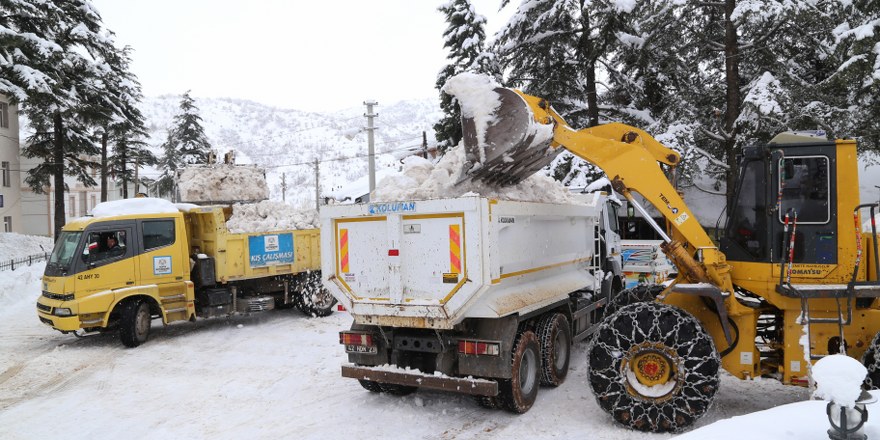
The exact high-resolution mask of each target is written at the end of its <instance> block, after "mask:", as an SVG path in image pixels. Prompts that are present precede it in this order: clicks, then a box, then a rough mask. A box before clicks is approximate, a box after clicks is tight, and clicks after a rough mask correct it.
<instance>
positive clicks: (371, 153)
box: [364, 99, 379, 194]
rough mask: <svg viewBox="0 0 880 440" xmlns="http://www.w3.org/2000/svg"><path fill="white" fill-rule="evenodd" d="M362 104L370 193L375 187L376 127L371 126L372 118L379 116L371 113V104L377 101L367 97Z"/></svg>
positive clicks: (376, 103) (373, 104) (375, 103)
mask: <svg viewBox="0 0 880 440" xmlns="http://www.w3.org/2000/svg"><path fill="white" fill-rule="evenodd" d="M364 105H366V106H367V112H366V113H364V116H366V117H367V144H368V147H369V149H368V151H367V155H368V156H369V158H370V165H369V168H370V170H369V173H370V193H371V194H372V192H373V190H374V189H376V152H375V150H374V144H373V132H374V131H375V130H376V128H375V127H374V126H373V118H375V117H377V116H379V114H378V113H375V114H374V113H373V106H375V105H379V103H378V102H376V101H373V100H372V99H368V100H366V101H364Z"/></svg>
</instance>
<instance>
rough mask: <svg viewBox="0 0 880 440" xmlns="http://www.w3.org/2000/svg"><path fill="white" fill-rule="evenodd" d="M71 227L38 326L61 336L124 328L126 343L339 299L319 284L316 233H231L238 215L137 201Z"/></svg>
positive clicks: (108, 205)
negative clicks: (157, 324) (171, 329)
mask: <svg viewBox="0 0 880 440" xmlns="http://www.w3.org/2000/svg"><path fill="white" fill-rule="evenodd" d="M93 215H94V216H92V217H83V218H79V219H74V220H72V221H71V222H69V223H68V224H66V225H65V226H64V228H63V231H62V232H61V235H60V236H59V237H58V239H57V241H56V243H55V248H54V250H53V251H52V255H51V257H50V258H49V261H48V263H47V264H46V271H45V274H44V276H43V280H42V295H41V296H40V297H39V299H38V300H37V314H38V315H39V318H40V321H42V322H43V323H45V324H46V325H49V326H51V327H52V328H54V329H56V330H59V331H61V332H62V333H74V334H75V335H78V336H81V335H83V334H86V333H92V332H99V331H108V330H115V329H118V331H119V337H120V339H121V340H122V343H123V344H125V345H126V346H128V347H136V346H138V345H140V344H142V343H144V342H145V341H146V340H147V337H148V336H149V332H150V326H151V322H152V320H153V319H156V318H161V319H162V322H163V324H168V323H171V322H174V321H186V320H195V319H196V318H210V317H218V316H230V315H233V314H237V313H238V314H248V313H254V312H261V311H265V310H270V309H273V308H275V307H276V306H277V307H284V306H288V307H289V306H295V307H297V308H299V309H300V310H301V311H302V312H304V313H306V314H309V315H312V316H326V315H329V314H330V313H332V311H333V305H334V304H335V302H336V300H335V299H334V298H333V297H332V296H331V295H330V294H329V293H328V292H327V291H326V290H325V289H324V288H323V287H322V286H321V283H320V278H321V275H320V268H321V255H320V238H319V230H318V229H306V230H282V231H272V232H252V233H231V232H230V231H229V230H228V229H227V227H226V221H227V220H228V219H229V217H230V216H231V215H232V208H230V207H224V206H195V205H175V204H172V203H171V202H168V201H165V200H160V199H150V198H137V199H129V200H120V201H114V202H105V203H102V204H100V205H98V206H97V207H96V208H95V210H94V211H93Z"/></svg>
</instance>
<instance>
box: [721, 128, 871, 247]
mask: <svg viewBox="0 0 880 440" xmlns="http://www.w3.org/2000/svg"><path fill="white" fill-rule="evenodd" d="M848 146H850V145H847V144H844V145H843V147H841V146H839V145H838V143H836V142H834V141H828V140H827V139H826V138H825V137H824V133H815V132H810V133H803V132H797V133H792V132H786V133H783V134H780V135H777V136H776V137H775V138H773V140H772V141H771V142H770V143H769V144H768V145H764V146H755V147H746V148H744V149H743V152H742V157H741V161H740V176H739V180H738V183H737V189H736V195H735V199H734V201H733V203H732V206H731V207H730V210H729V216H728V221H727V225H726V227H725V228H724V231H723V235H722V237H721V242H720V245H721V250H722V252H724V254H725V255H726V256H727V259H728V261H731V262H737V261H739V262H754V263H779V262H781V261H783V258H787V253H788V249H789V244H790V238H791V237H790V236H791V231H792V229H796V231H795V234H794V258H793V262H794V263H796V264H814V265H833V264H836V263H837V261H838V240H839V239H840V234H839V232H838V229H839V228H838V215H839V212H838V211H839V209H852V208H854V207H855V205H857V204H858V196H857V195H856V196H855V200H847V201H846V202H847V203H846V204H847V206H849V205H852V207H850V208H842V207H841V204H840V202H839V200H838V197H839V195H838V194H837V192H836V191H835V188H838V187H839V185H838V173H839V172H840V168H839V166H838V163H839V158H838V155H839V154H840V153H841V152H845V154H846V155H847V156H849V155H850V152H849V151H848V150H846V147H848ZM851 147H852V148H851V149H852V152H851V155H852V156H853V157H851V158H850V157H847V158H845V159H844V161H843V164H844V165H852V167H853V168H855V158H854V154H855V148H854V144H853V145H851ZM850 162H851V163H850ZM853 171H855V169H854V170H853ZM847 199H852V197H851V196H847ZM786 217H787V222H788V232H787V233H786Z"/></svg>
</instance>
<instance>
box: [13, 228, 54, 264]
mask: <svg viewBox="0 0 880 440" xmlns="http://www.w3.org/2000/svg"><path fill="white" fill-rule="evenodd" d="M54 246H55V242H54V241H53V240H52V238H51V237H42V236H38V235H24V234H17V233H15V232H4V233H2V234H0V262H3V261H7V262H8V260H14V259H18V258H24V257H29V256H31V255H37V254H42V253H45V252H52V248H53V247H54Z"/></svg>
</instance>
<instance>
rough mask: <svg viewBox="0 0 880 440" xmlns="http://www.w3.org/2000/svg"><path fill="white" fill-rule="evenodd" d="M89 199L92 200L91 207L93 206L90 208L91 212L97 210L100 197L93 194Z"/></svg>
mask: <svg viewBox="0 0 880 440" xmlns="http://www.w3.org/2000/svg"><path fill="white" fill-rule="evenodd" d="M89 197H90V198H91V199H92V200H91V203H89V205H91V206H89V211H91V210H93V209H95V205H96V204H98V197H97V196H96V195H94V194H92V195H91V196H89Z"/></svg>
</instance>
